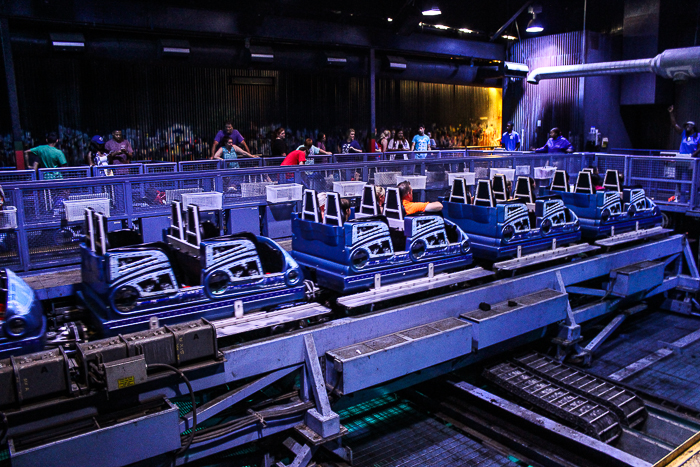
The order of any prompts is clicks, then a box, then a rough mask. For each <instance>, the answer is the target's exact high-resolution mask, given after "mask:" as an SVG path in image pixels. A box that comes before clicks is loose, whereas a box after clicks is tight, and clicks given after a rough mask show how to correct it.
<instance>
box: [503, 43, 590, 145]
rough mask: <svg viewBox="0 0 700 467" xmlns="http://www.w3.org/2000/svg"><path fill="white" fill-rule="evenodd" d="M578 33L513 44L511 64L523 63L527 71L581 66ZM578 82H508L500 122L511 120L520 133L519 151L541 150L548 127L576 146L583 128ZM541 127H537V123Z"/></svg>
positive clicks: (565, 80)
mask: <svg viewBox="0 0 700 467" xmlns="http://www.w3.org/2000/svg"><path fill="white" fill-rule="evenodd" d="M581 35H582V33H581V32H580V31H578V32H572V33H566V34H556V35H553V36H545V37H536V38H532V39H526V40H524V41H522V42H518V43H516V44H515V45H514V46H513V48H512V50H511V58H510V60H511V61H514V62H518V63H524V64H526V65H527V66H528V67H529V69H530V70H533V69H535V68H539V67H543V66H556V65H575V64H579V63H581ZM581 81H582V80H581V79H580V78H566V79H552V80H544V81H541V82H540V84H538V85H534V84H528V83H527V82H526V81H525V80H521V79H518V80H509V81H508V83H507V85H506V90H505V94H504V97H503V99H504V116H503V118H504V120H506V121H508V120H512V121H513V122H514V123H515V128H516V130H517V131H521V130H522V129H524V130H525V132H524V133H523V147H524V148H529V147H530V146H542V145H543V144H544V143H545V142H546V141H547V133H548V132H549V130H550V129H551V128H552V127H555V126H557V127H559V128H560V129H561V130H562V133H563V135H564V136H566V137H568V136H569V135H570V134H571V136H572V141H571V142H572V143H574V145H575V146H576V147H577V148H578V147H579V146H578V145H577V142H578V140H579V138H580V132H581V131H582V125H583V102H582V95H580V91H582V89H580V83H581ZM538 120H540V121H541V127H539V128H538V127H537V121H538Z"/></svg>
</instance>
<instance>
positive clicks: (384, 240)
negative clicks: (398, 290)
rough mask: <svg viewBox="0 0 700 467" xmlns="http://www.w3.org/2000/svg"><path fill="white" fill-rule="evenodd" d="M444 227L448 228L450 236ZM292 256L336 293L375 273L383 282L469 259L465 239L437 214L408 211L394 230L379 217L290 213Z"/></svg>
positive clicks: (369, 281) (365, 284) (360, 285)
mask: <svg viewBox="0 0 700 467" xmlns="http://www.w3.org/2000/svg"><path fill="white" fill-rule="evenodd" d="M446 227H448V228H450V227H451V228H452V230H453V232H454V234H453V236H452V237H453V238H450V236H449V234H448V232H447V231H446ZM292 231H293V233H294V236H293V237H292V255H293V256H294V258H295V259H296V260H297V261H298V262H299V264H301V265H302V267H304V268H305V269H306V270H307V271H308V272H309V277H315V280H316V282H317V283H318V285H320V286H322V287H326V288H328V289H331V290H335V291H337V292H343V293H347V292H354V291H360V290H366V289H368V288H370V287H371V286H373V285H374V280H375V274H379V275H380V276H381V283H382V284H384V285H387V284H393V283H396V282H401V281H405V280H409V279H415V278H418V277H425V276H427V275H428V267H429V265H430V264H432V265H433V267H434V272H435V273H438V272H444V271H451V270H457V269H462V268H464V267H466V266H469V265H470V264H471V262H472V255H471V252H470V246H469V239H468V237H467V235H466V234H465V233H464V232H463V231H462V230H461V229H459V228H458V227H457V226H455V225H454V223H452V222H450V221H444V220H443V219H442V218H441V217H439V216H433V215H426V216H408V217H406V218H405V219H404V229H403V231H400V230H393V229H390V228H389V225H388V223H387V222H386V221H385V220H384V219H380V218H376V219H374V218H360V219H354V220H350V221H348V222H345V224H344V225H342V226H337V225H335V226H334V225H330V224H321V223H319V222H315V221H307V220H304V219H301V218H300V217H299V215H298V214H297V213H294V214H293V217H292Z"/></svg>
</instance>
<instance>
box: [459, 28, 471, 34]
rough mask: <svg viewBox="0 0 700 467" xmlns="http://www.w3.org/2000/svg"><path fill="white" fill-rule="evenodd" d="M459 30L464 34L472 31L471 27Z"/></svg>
mask: <svg viewBox="0 0 700 467" xmlns="http://www.w3.org/2000/svg"><path fill="white" fill-rule="evenodd" d="M459 32H463V33H465V34H472V33H473V32H474V31H472V30H471V29H467V28H460V29H459Z"/></svg>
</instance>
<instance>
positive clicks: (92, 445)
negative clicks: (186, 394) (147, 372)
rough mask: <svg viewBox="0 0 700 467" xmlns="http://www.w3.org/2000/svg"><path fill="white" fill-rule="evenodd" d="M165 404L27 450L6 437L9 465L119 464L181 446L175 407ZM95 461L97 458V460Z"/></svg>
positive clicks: (113, 465)
mask: <svg viewBox="0 0 700 467" xmlns="http://www.w3.org/2000/svg"><path fill="white" fill-rule="evenodd" d="M163 404H164V406H163V407H161V408H160V410H158V411H156V412H155V413H149V414H148V415H143V416H140V417H137V418H134V419H132V420H127V421H121V422H119V423H116V424H114V425H111V426H105V427H100V426H96V427H94V428H93V429H92V430H90V431H88V432H86V433H82V434H78V435H72V436H71V435H68V436H66V437H62V438H61V439H58V440H55V441H52V442H49V443H47V444H42V445H40V446H36V447H30V448H28V449H21V448H19V447H17V446H15V442H14V440H13V439H9V441H8V444H9V448H10V458H11V459H12V465H15V466H20V467H30V466H32V467H33V466H37V465H47V466H48V465H62V466H66V467H70V466H75V467H79V466H85V465H91V464H95V463H96V462H97V463H99V465H102V466H105V467H118V466H121V465H126V464H130V463H132V462H136V461H139V460H142V459H148V458H150V457H154V456H158V455H161V454H165V453H168V452H170V451H174V450H176V449H178V448H179V447H180V443H181V442H180V430H179V427H178V408H177V407H176V406H175V405H173V404H172V403H171V402H169V401H167V400H165V401H164V403H163ZM96 460H98V461H96Z"/></svg>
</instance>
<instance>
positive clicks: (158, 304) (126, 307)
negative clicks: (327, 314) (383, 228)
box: [77, 235, 305, 336]
mask: <svg viewBox="0 0 700 467" xmlns="http://www.w3.org/2000/svg"><path fill="white" fill-rule="evenodd" d="M81 252H82V271H83V288H82V290H81V291H79V292H78V294H77V297H78V300H79V302H81V303H82V304H84V305H85V307H86V308H87V309H89V310H90V311H91V312H92V317H93V318H94V320H93V321H94V324H95V326H96V327H97V329H98V330H99V331H100V332H101V333H102V334H104V335H106V336H111V335H116V334H123V333H127V332H134V331H137V330H142V329H148V326H149V324H148V323H149V320H150V319H151V318H152V317H157V318H158V319H159V320H160V322H161V323H163V324H170V323H179V322H183V321H191V320H194V319H197V318H200V317H203V318H207V319H221V318H226V317H230V316H233V311H234V304H235V302H236V301H239V300H240V301H241V302H242V303H243V306H244V308H245V310H246V311H247V312H250V311H254V310H260V309H263V308H272V307H275V306H279V305H281V304H288V303H293V302H296V301H301V300H303V299H304V297H305V289H304V287H303V276H302V272H301V270H300V268H299V266H298V265H297V263H296V262H295V261H294V259H293V258H292V257H291V256H290V255H289V253H287V252H286V251H285V250H283V249H282V248H281V247H280V246H279V245H278V244H277V243H275V242H273V241H272V240H270V239H267V238H265V237H258V236H255V235H244V236H228V237H216V238H212V239H209V240H205V241H202V242H201V244H200V246H199V251H198V252H196V254H191V253H187V252H183V251H181V250H179V249H177V248H175V247H174V246H172V245H171V244H169V243H168V244H166V243H151V244H143V245H138V244H137V245H130V246H124V247H120V248H114V249H111V250H107V252H106V253H105V254H101V252H99V251H97V252H96V251H92V250H91V249H90V248H88V246H86V245H85V244H82V245H81ZM222 280H223V281H224V282H221V281H222ZM215 283H216V285H215Z"/></svg>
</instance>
